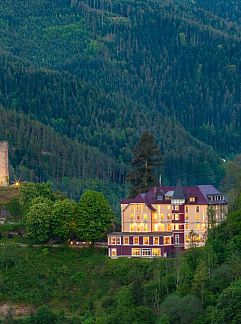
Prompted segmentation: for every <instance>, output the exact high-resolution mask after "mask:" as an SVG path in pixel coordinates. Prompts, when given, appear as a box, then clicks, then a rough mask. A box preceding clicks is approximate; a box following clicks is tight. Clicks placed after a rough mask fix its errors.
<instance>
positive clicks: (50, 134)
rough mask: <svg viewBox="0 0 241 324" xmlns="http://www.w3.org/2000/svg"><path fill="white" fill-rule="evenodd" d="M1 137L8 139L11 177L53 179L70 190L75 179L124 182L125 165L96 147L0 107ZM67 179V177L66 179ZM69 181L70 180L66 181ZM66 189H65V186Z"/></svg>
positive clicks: (30, 179)
mask: <svg viewBox="0 0 241 324" xmlns="http://www.w3.org/2000/svg"><path fill="white" fill-rule="evenodd" d="M0 134H1V135H0V140H2V139H4V140H7V141H8V142H9V150H10V152H9V156H10V163H11V167H12V169H11V177H12V178H13V177H14V175H15V177H16V178H21V179H22V180H25V181H27V180H28V181H37V182H38V181H47V180H52V181H54V183H55V184H56V185H57V187H62V186H63V184H65V185H64V187H65V188H63V191H65V192H66V191H67V192H68V190H69V193H71V191H70V187H71V180H72V186H73V187H76V186H79V187H80V186H81V184H80V183H79V184H78V185H77V184H76V185H74V182H75V181H76V180H75V179H82V186H83V183H84V180H88V181H91V180H98V179H99V180H103V181H107V182H108V181H109V182H115V183H117V184H118V183H119V184H123V182H124V179H125V175H126V166H125V165H121V164H120V163H117V162H115V161H114V160H112V159H111V158H109V157H107V156H106V155H104V154H103V153H101V152H99V151H98V149H96V148H91V147H88V146H87V145H82V144H80V143H78V142H76V141H71V140H70V139H68V138H67V137H66V136H60V135H59V134H57V133H55V132H54V131H53V129H51V128H50V127H48V126H44V125H43V124H41V123H39V122H36V121H33V120H30V119H28V118H26V117H25V116H24V115H23V114H18V113H16V112H13V111H9V112H8V111H5V110H4V109H3V108H1V109H0ZM68 179H69V180H68ZM68 182H70V183H68ZM66 189H67V190H66Z"/></svg>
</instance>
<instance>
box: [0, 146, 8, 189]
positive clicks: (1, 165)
mask: <svg viewBox="0 0 241 324" xmlns="http://www.w3.org/2000/svg"><path fill="white" fill-rule="evenodd" d="M8 185H9V171H8V142H0V187H6V186H8Z"/></svg>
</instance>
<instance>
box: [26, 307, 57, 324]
mask: <svg viewBox="0 0 241 324" xmlns="http://www.w3.org/2000/svg"><path fill="white" fill-rule="evenodd" d="M31 323H33V324H49V323H53V324H55V323H57V316H56V315H55V314H54V313H53V312H52V310H51V309H50V308H49V307H48V306H42V307H40V308H39V309H38V310H37V312H36V314H35V315H34V316H33V317H32V318H31Z"/></svg>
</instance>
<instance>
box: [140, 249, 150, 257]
mask: <svg viewBox="0 0 241 324" xmlns="http://www.w3.org/2000/svg"><path fill="white" fill-rule="evenodd" d="M142 256H151V249H142Z"/></svg>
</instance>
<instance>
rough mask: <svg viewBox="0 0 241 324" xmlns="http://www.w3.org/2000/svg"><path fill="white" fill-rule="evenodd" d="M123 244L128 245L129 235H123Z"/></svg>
mask: <svg viewBox="0 0 241 324" xmlns="http://www.w3.org/2000/svg"><path fill="white" fill-rule="evenodd" d="M124 245H129V237H128V236H124Z"/></svg>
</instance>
